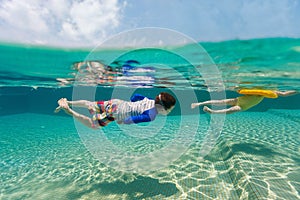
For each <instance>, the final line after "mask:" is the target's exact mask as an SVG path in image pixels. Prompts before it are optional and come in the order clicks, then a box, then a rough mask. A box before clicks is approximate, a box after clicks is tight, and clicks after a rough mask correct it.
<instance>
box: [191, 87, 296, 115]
mask: <svg viewBox="0 0 300 200" xmlns="http://www.w3.org/2000/svg"><path fill="white" fill-rule="evenodd" d="M245 91H246V92H245V95H244V96H240V97H237V98H233V99H222V100H210V101H204V102H199V103H192V104H191V108H192V109H193V108H196V107H198V106H204V107H203V111H204V112H208V113H211V114H231V113H235V112H239V111H245V110H248V109H250V108H252V107H254V106H256V105H257V104H259V103H260V102H261V101H262V100H263V99H264V98H265V97H267V96H264V95H263V94H264V93H265V94H269V95H273V97H271V98H277V96H282V97H285V96H290V95H294V94H296V91H294V90H290V91H286V92H281V91H272V90H245ZM246 93H250V94H246ZM251 93H252V94H251ZM253 93H257V94H253ZM259 93H261V95H259ZM241 94H242V93H241ZM206 105H230V106H231V107H230V108H226V109H222V110H212V109H210V108H208V107H207V106H206Z"/></svg>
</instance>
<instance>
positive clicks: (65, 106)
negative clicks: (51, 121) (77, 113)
mask: <svg viewBox="0 0 300 200" xmlns="http://www.w3.org/2000/svg"><path fill="white" fill-rule="evenodd" d="M57 103H58V105H59V106H58V107H57V108H56V109H55V110H54V112H55V113H58V112H59V111H60V110H61V109H64V110H67V109H69V105H68V102H67V99H66V98H61V99H60V100H58V101H57Z"/></svg>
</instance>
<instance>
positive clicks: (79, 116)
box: [58, 99, 95, 129]
mask: <svg viewBox="0 0 300 200" xmlns="http://www.w3.org/2000/svg"><path fill="white" fill-rule="evenodd" d="M58 104H59V107H60V109H63V110H64V111H65V112H66V113H67V114H69V115H71V116H73V117H75V118H76V119H77V120H78V121H79V122H81V123H82V124H84V125H85V126H87V127H89V128H93V129H94V128H95V126H94V124H93V121H92V119H91V118H89V117H87V116H85V115H82V114H79V113H77V112H75V111H74V110H72V109H71V108H70V107H69V105H68V102H67V100H66V99H60V100H59V101H58Z"/></svg>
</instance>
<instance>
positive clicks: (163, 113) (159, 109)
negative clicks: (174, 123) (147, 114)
mask: <svg viewBox="0 0 300 200" xmlns="http://www.w3.org/2000/svg"><path fill="white" fill-rule="evenodd" d="M174 107H175V106H172V107H171V108H169V109H167V110H166V109H165V108H164V107H163V106H162V105H160V104H156V109H157V112H158V113H159V114H161V115H168V114H169V113H170V112H171V111H172V110H173V108H174Z"/></svg>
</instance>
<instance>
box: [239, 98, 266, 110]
mask: <svg viewBox="0 0 300 200" xmlns="http://www.w3.org/2000/svg"><path fill="white" fill-rule="evenodd" d="M237 99H238V102H237V105H238V106H240V107H241V108H242V110H248V109H249V108H252V107H253V106H256V105H257V104H259V103H260V102H261V101H262V100H263V99H264V97H263V96H258V95H245V96H241V97H238V98H237Z"/></svg>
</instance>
